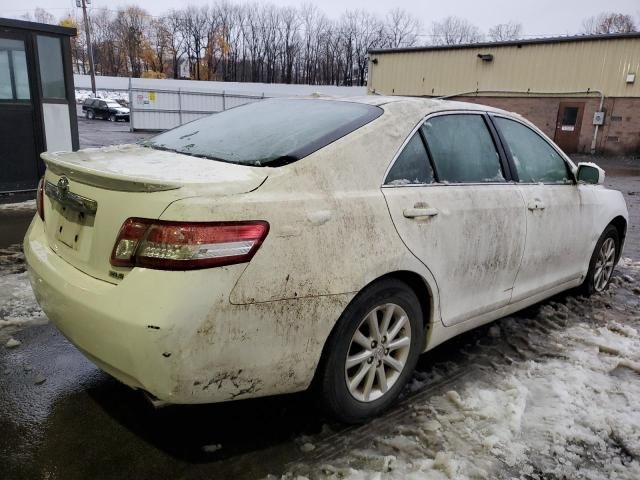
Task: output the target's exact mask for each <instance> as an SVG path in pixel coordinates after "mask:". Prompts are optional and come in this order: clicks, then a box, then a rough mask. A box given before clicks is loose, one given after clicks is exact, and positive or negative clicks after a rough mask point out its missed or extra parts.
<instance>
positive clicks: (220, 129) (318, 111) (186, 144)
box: [141, 98, 383, 167]
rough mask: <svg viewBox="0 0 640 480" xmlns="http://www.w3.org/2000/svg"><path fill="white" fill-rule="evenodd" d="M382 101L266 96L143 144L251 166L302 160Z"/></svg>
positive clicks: (375, 112) (374, 114) (360, 122)
mask: <svg viewBox="0 0 640 480" xmlns="http://www.w3.org/2000/svg"><path fill="white" fill-rule="evenodd" d="M382 112H383V110H382V109H381V108H380V107H376V106H373V105H367V104H363V103H355V102H347V101H336V100H318V99H285V98H278V99H275V98H274V99H269V100H261V101H258V102H254V103H249V104H246V105H242V106H240V107H235V108H232V109H230V110H226V111H224V112H220V113H216V114H214V115H210V116H208V117H204V118H201V119H199V120H195V121H193V122H190V123H186V124H184V125H182V126H180V127H177V128H174V129H173V130H169V131H167V132H164V133H161V134H160V135H157V136H155V137H152V138H150V139H148V140H144V141H142V142H141V145H142V146H145V147H149V148H156V149H158V150H169V151H172V152H178V153H182V154H185V155H193V156H196V157H202V158H209V159H211V160H219V161H223V162H228V163H236V164H239V165H252V166H258V167H259V166H272V167H276V166H280V165H285V164H288V163H292V162H295V161H297V160H300V159H301V158H303V157H306V156H307V155H310V154H311V153H313V152H315V151H316V150H319V149H321V148H323V147H325V146H326V145H329V144H330V143H332V142H334V141H335V140H338V139H339V138H341V137H343V136H345V135H348V134H349V133H351V132H353V131H355V130H357V129H358V128H360V127H362V126H364V125H366V124H367V123H369V122H371V121H373V120H374V119H375V118H378V117H379V116H380V115H381V114H382Z"/></svg>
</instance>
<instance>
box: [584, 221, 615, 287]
mask: <svg viewBox="0 0 640 480" xmlns="http://www.w3.org/2000/svg"><path fill="white" fill-rule="evenodd" d="M619 250H620V235H619V234H618V230H617V229H616V227H614V226H613V225H609V226H607V228H605V229H604V232H602V235H600V238H599V239H598V243H596V248H595V249H594V250H593V254H592V255H591V261H590V262H589V270H588V271H587V277H586V278H585V279H584V283H583V284H582V285H581V287H580V290H581V293H583V294H584V295H587V296H590V295H593V294H594V293H601V292H604V291H605V290H606V289H607V287H608V286H609V283H610V282H611V276H612V275H613V270H614V268H615V266H616V263H617V262H616V260H617V259H618V257H619Z"/></svg>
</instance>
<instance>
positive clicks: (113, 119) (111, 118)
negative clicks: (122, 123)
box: [109, 114, 117, 122]
mask: <svg viewBox="0 0 640 480" xmlns="http://www.w3.org/2000/svg"><path fill="white" fill-rule="evenodd" d="M116 120H117V118H116V116H115V115H113V114H112V115H109V121H110V122H115V121H116Z"/></svg>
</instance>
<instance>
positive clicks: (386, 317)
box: [345, 303, 411, 402]
mask: <svg viewBox="0 0 640 480" xmlns="http://www.w3.org/2000/svg"><path fill="white" fill-rule="evenodd" d="M410 348H411V324H410V322H409V317H408V316H407V313H406V312H405V311H404V309H403V308H402V307H400V306H399V305H396V304H395V303H386V304H384V305H380V306H377V307H376V308H374V309H373V310H371V311H370V312H369V313H368V314H367V315H365V317H364V318H363V319H362V321H361V322H360V325H359V326H358V328H357V329H356V331H355V333H354V334H353V338H352V339H351V344H350V345H349V350H348V352H347V358H346V361H345V378H346V382H347V388H348V390H349V393H351V395H352V396H353V397H354V398H355V399H356V400H359V401H361V402H372V401H374V400H377V399H379V398H380V397H382V396H383V395H384V394H385V393H386V392H387V391H388V390H389V389H390V388H391V387H392V386H393V385H394V384H395V383H396V382H397V381H398V378H399V377H400V374H401V373H402V371H403V370H404V368H405V366H406V363H407V358H408V357H409V351H410Z"/></svg>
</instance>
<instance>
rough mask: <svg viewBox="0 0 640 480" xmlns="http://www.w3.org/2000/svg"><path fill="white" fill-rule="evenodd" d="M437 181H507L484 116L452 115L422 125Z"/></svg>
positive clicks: (432, 119)
mask: <svg viewBox="0 0 640 480" xmlns="http://www.w3.org/2000/svg"><path fill="white" fill-rule="evenodd" d="M422 131H423V133H424V136H425V139H426V140H427V145H428V147H429V153H430V154H431V159H432V161H433V164H434V168H435V169H436V174H437V176H438V181H440V182H445V183H493V182H504V181H505V178H504V175H503V173H502V166H501V164H500V156H499V155H498V151H497V150H496V147H495V145H494V143H493V139H492V138H491V134H490V133H489V130H488V128H487V125H486V123H485V120H484V118H483V117H482V115H473V114H452V115H441V116H437V117H433V118H430V119H428V120H427V121H426V122H425V123H424V124H423V126H422Z"/></svg>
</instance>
